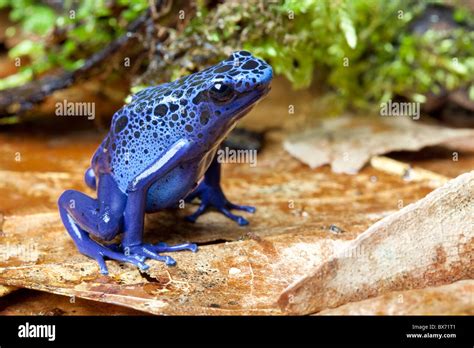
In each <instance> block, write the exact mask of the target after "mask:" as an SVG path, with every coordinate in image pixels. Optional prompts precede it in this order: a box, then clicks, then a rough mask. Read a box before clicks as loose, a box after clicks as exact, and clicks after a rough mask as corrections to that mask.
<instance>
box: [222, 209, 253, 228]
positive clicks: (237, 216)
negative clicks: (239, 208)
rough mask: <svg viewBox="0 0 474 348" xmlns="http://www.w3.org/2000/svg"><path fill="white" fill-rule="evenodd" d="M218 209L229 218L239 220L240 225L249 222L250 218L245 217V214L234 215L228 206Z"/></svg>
mask: <svg viewBox="0 0 474 348" xmlns="http://www.w3.org/2000/svg"><path fill="white" fill-rule="evenodd" d="M218 210H219V211H220V212H221V213H222V214H224V215H225V216H226V217H228V218H229V219H231V220H233V221H235V222H237V223H238V224H239V226H245V225H248V224H249V222H248V220H247V219H245V218H244V217H243V216H239V215H234V214H232V213H231V212H230V211H229V210H228V209H227V208H219V209H218Z"/></svg>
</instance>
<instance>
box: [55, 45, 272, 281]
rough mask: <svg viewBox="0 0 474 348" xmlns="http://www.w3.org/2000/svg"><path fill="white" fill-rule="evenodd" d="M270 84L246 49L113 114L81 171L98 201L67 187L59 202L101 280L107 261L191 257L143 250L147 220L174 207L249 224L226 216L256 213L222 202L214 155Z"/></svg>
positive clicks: (149, 247) (163, 248)
mask: <svg viewBox="0 0 474 348" xmlns="http://www.w3.org/2000/svg"><path fill="white" fill-rule="evenodd" d="M271 80H272V68H271V66H270V65H268V64H267V63H266V62H264V61H263V60H261V59H258V58H255V57H254V56H252V54H250V53H249V52H246V51H239V52H234V53H233V54H232V55H231V56H230V57H229V58H227V59H226V60H224V61H222V62H220V63H219V64H217V65H214V66H211V67H209V68H207V69H205V70H203V71H200V72H197V73H195V74H192V75H189V76H185V77H183V78H181V79H178V80H176V81H173V82H170V83H165V84H163V85H160V86H154V87H148V88H146V89H144V90H142V91H140V92H138V93H137V94H135V95H134V96H133V97H132V101H131V102H130V103H129V104H127V105H125V106H124V107H122V108H121V109H120V110H118V111H117V112H116V113H115V115H114V116H113V119H112V124H111V128H110V131H109V133H108V134H107V136H106V137H105V139H104V140H103V141H102V143H101V144H100V146H99V148H98V149H97V151H96V152H95V154H94V156H93V158H92V161H91V167H90V168H89V169H87V171H86V173H85V182H86V184H87V185H88V186H89V187H91V188H92V189H94V190H96V191H97V199H94V198H91V197H89V196H87V195H85V194H84V193H82V192H78V191H74V190H67V191H65V192H64V193H63V194H62V195H61V197H60V198H59V201H58V205H59V212H60V215H61V219H62V221H63V223H64V226H65V227H66V229H67V231H68V232H69V234H70V235H71V237H72V239H73V240H74V242H75V243H76V246H77V248H78V249H79V251H80V252H81V253H83V254H84V255H87V256H89V257H91V258H93V259H95V260H96V261H97V262H98V263H99V266H100V271H101V273H103V274H107V273H108V271H107V267H106V264H105V261H104V259H106V258H107V259H112V260H117V261H120V262H130V263H132V264H134V265H136V266H138V267H139V268H140V269H142V270H144V269H147V268H148V265H147V264H145V260H146V259H147V258H149V259H155V260H159V261H163V262H165V263H166V264H167V265H174V264H175V263H176V262H175V260H174V259H173V258H171V257H170V256H162V255H160V253H163V252H171V251H178V250H191V251H193V252H195V251H197V246H196V244H191V243H186V244H180V245H175V246H169V245H167V244H166V243H158V244H155V245H153V244H145V243H143V225H144V215H145V213H153V212H156V211H159V210H161V209H166V208H173V207H177V206H178V205H179V203H180V202H183V200H184V201H187V202H189V201H191V200H193V199H194V198H200V200H201V203H200V206H199V208H198V209H197V211H196V212H195V213H193V214H192V215H190V216H188V217H187V220H189V221H191V222H194V221H195V220H196V219H197V218H198V217H199V216H200V215H201V214H202V213H204V212H205V211H206V210H207V208H209V207H213V208H214V209H216V210H217V211H219V212H221V213H222V214H224V215H225V216H226V217H228V218H229V219H232V220H234V221H236V222H237V223H238V224H239V225H246V224H247V223H248V221H247V220H245V219H244V218H243V217H241V216H237V215H234V214H232V213H231V212H230V210H231V209H236V210H243V211H246V212H250V213H253V212H254V211H255V208H254V207H250V206H245V205H236V204H233V203H231V202H229V201H228V200H227V199H226V197H225V195H224V193H223V192H222V188H221V186H220V171H221V169H220V163H219V162H218V161H217V159H216V158H217V156H216V152H217V150H218V148H219V146H220V144H221V143H222V141H223V140H224V138H225V137H226V136H227V135H228V133H229V132H230V131H231V130H232V129H233V128H234V126H235V124H236V122H237V120H239V119H240V118H241V117H243V116H244V115H245V114H247V113H248V112H249V111H250V109H251V108H252V107H253V106H254V105H255V104H256V103H257V102H258V101H259V100H260V99H262V97H264V96H265V95H266V94H267V93H268V91H269V89H270V82H271ZM119 233H123V237H122V241H121V243H120V244H118V245H117V244H115V245H102V244H100V243H98V242H96V241H95V240H94V239H92V238H91V235H92V236H94V237H97V238H99V239H101V240H104V241H110V240H112V239H113V238H115V237H116V236H117V235H118V234H119Z"/></svg>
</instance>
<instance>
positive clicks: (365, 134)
mask: <svg viewBox="0 0 474 348" xmlns="http://www.w3.org/2000/svg"><path fill="white" fill-rule="evenodd" d="M473 137H474V130H472V129H452V128H446V127H441V126H434V125H427V124H422V123H420V122H414V121H411V120H410V119H408V118H381V117H378V118H375V117H373V118H355V117H340V118H337V119H329V120H325V121H323V122H322V124H321V125H320V127H318V128H315V129H311V130H309V131H305V132H303V133H301V134H295V135H293V136H291V137H289V138H288V139H287V140H285V142H284V143H283V146H284V148H285V149H286V150H287V151H288V152H289V153H290V154H291V155H292V156H294V157H296V158H297V159H299V160H300V161H302V162H303V163H306V164H307V165H309V166H310V167H311V168H317V167H320V166H322V165H325V164H330V165H331V168H332V170H333V171H334V172H335V173H346V174H356V173H358V172H359V170H360V169H361V168H362V167H363V166H364V165H365V164H366V163H367V162H368V161H369V160H370V158H371V157H372V156H374V155H380V154H385V153H388V152H392V151H402V150H408V151H416V150H419V149H421V148H423V147H426V146H432V145H437V144H441V143H445V142H449V141H453V140H456V139H460V138H473ZM453 144H455V143H454V142H451V145H453Z"/></svg>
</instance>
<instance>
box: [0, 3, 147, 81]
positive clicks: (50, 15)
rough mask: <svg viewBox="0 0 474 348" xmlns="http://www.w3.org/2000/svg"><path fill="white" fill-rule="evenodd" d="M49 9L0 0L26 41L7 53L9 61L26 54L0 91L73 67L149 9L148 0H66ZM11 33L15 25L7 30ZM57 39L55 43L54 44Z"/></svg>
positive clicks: (122, 31)
mask: <svg viewBox="0 0 474 348" xmlns="http://www.w3.org/2000/svg"><path fill="white" fill-rule="evenodd" d="M57 3H58V4H59V8H52V7H49V6H47V5H46V4H43V3H41V2H38V1H35V0H0V9H1V8H7V7H8V8H10V19H11V20H12V21H13V22H16V23H18V24H19V27H20V28H21V31H22V33H21V35H22V37H23V36H24V37H27V39H25V40H23V41H21V42H20V43H19V44H18V45H16V46H15V47H13V48H12V49H11V50H10V51H9V55H10V57H11V58H12V59H14V58H17V57H20V58H28V59H29V61H30V62H31V63H30V64H28V65H24V64H22V65H21V67H20V71H19V72H18V73H17V74H15V75H13V76H9V77H7V78H5V79H0V89H4V88H9V87H14V86H18V85H20V84H23V83H25V82H28V81H29V80H31V79H33V78H34V77H35V76H37V75H38V74H41V73H43V72H45V71H48V70H50V69H52V68H56V67H61V68H63V69H65V70H74V69H77V68H78V67H80V66H81V65H82V64H83V63H84V59H86V58H87V57H89V56H90V55H91V54H92V53H94V52H95V51H97V50H99V49H100V48H103V47H104V46H105V45H106V44H107V43H109V42H110V41H111V40H112V39H114V38H116V37H118V36H120V35H122V34H123V33H124V31H125V28H126V26H127V24H128V23H130V22H131V21H133V20H134V19H135V18H137V17H138V16H139V15H140V14H142V13H143V11H144V10H145V9H146V8H147V7H148V5H149V2H148V1H147V0H140V1H133V2H131V3H130V2H129V1H127V0H117V1H114V2H111V1H107V0H81V1H73V0H65V1H63V2H57ZM6 34H7V35H8V36H13V35H15V34H17V33H16V31H15V27H11V28H9V29H7V32H6ZM55 41H56V42H55Z"/></svg>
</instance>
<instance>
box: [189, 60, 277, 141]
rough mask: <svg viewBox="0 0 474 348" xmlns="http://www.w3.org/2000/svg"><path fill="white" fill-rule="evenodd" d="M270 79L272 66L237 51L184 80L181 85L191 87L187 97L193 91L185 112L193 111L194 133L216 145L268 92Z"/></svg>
mask: <svg viewBox="0 0 474 348" xmlns="http://www.w3.org/2000/svg"><path fill="white" fill-rule="evenodd" d="M272 77H273V72H272V67H271V66H270V65H268V64H267V63H266V62H265V61H263V60H262V59H259V58H256V57H254V56H252V54H251V53H249V52H246V51H239V52H234V53H233V54H232V55H231V56H230V57H229V58H227V59H226V60H224V61H222V62H220V63H219V64H216V65H214V66H212V67H210V68H208V69H206V70H203V71H201V72H199V73H196V74H193V75H191V76H189V77H187V78H185V79H186V80H185V82H184V83H185V84H187V85H188V86H190V87H191V88H188V89H187V93H186V94H188V93H189V91H190V90H191V91H192V96H189V95H188V96H189V99H188V101H189V103H188V105H187V106H188V108H187V109H188V113H189V112H194V113H195V116H197V118H198V122H196V123H195V132H194V134H195V135H196V136H197V137H198V138H199V139H202V141H203V142H204V141H205V142H207V145H212V144H216V143H219V141H220V140H222V139H223V138H224V137H225V136H226V135H227V134H228V133H229V131H230V130H231V129H232V128H233V127H234V125H235V123H236V121H237V120H238V119H239V118H241V117H243V116H244V115H245V114H247V113H248V112H249V111H250V109H251V108H252V107H253V106H254V105H255V104H256V103H257V102H258V101H259V100H261V99H262V98H263V97H264V96H265V95H266V94H267V93H268V91H269V90H270V82H271V80H272ZM189 104H191V105H189ZM199 139H198V140H199ZM210 143H212V144H210Z"/></svg>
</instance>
